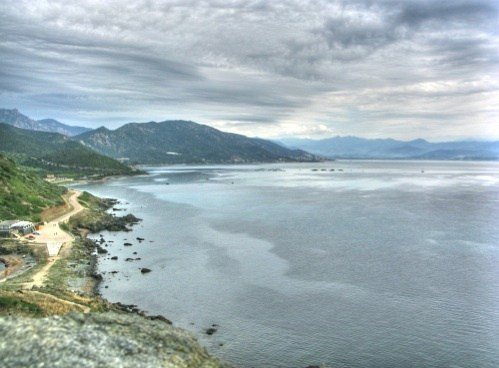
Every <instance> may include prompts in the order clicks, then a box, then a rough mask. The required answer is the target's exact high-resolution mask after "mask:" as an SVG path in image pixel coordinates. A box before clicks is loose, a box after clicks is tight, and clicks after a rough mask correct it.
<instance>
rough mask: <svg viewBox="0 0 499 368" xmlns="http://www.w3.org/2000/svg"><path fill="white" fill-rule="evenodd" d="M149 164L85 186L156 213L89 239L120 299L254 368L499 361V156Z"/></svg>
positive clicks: (142, 213) (114, 297)
mask: <svg viewBox="0 0 499 368" xmlns="http://www.w3.org/2000/svg"><path fill="white" fill-rule="evenodd" d="M146 171H148V173H149V174H150V175H148V176H135V177H123V178H115V179H110V180H106V181H104V182H99V183H88V184H85V185H79V184H77V185H76V187H77V188H78V189H79V190H86V191H88V192H90V193H92V194H94V195H96V196H99V197H107V198H116V199H118V200H119V204H118V205H116V206H115V213H116V214H117V215H119V216H123V215H126V214H127V213H133V214H134V215H136V216H137V217H139V218H141V219H143V221H141V222H140V223H138V224H137V225H135V226H134V227H133V228H132V231H131V232H127V233H125V232H107V231H103V232H100V233H98V234H94V235H90V237H93V238H94V239H97V240H98V239H100V234H101V235H102V236H103V238H104V239H105V241H106V244H107V247H106V249H107V250H108V252H109V253H108V254H103V255H100V256H99V262H98V269H99V272H100V273H101V274H102V275H103V281H102V282H101V284H100V293H101V294H102V296H103V297H104V298H106V299H107V300H109V301H110V302H122V303H125V304H136V305H137V306H138V308H140V309H141V310H144V311H146V312H148V313H150V314H160V315H164V316H165V317H166V318H168V319H171V320H172V321H173V322H174V324H175V325H176V326H178V327H181V328H185V329H187V330H190V331H192V332H194V333H195V334H196V335H197V336H198V337H199V339H200V343H201V344H202V345H204V346H207V347H208V349H209V351H210V353H212V354H213V355H215V356H217V357H219V358H221V359H223V360H225V361H227V362H229V363H232V364H234V365H236V366H240V367H244V368H245V367H252V366H256V367H262V366H266V367H290V366H296V367H305V366H307V365H310V364H322V363H323V364H325V365H326V366H328V367H329V366H330V367H336V366H349V367H364V366H407V367H412V366H414V367H418V366H428V367H437V366H442V365H449V364H451V363H452V364H454V365H455V366H462V367H467V366H478V365H479V366H481V367H495V366H497V365H499V351H498V348H497V346H499V340H498V337H497V336H498V335H497V331H498V330H499V319H498V316H497V314H496V313H495V310H496V307H497V305H498V304H499V299H498V292H497V291H498V290H499V274H498V273H497V262H498V261H499V246H498V245H499V226H497V225H498V223H497V218H499V164H497V163H493V162H487V163H485V162H436V161H434V162H425V161H338V162H328V163H316V164H314V163H307V164H265V165H247V166H223V165H221V166H170V167H149V168H146ZM138 238H140V239H143V240H139V239H138ZM125 243H129V244H131V245H125ZM112 257H117V259H112ZM141 268H148V269H150V270H151V272H150V273H147V274H143V273H142V272H141ZM113 271H117V272H114V273H113ZM213 325H216V332H215V333H214V334H212V335H207V334H206V333H205V332H206V330H207V329H208V328H210V327H212V326H213Z"/></svg>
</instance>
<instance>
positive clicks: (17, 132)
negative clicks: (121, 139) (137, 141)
mask: <svg viewBox="0 0 499 368" xmlns="http://www.w3.org/2000/svg"><path fill="white" fill-rule="evenodd" d="M0 152H3V153H4V154H6V155H9V156H10V157H12V158H14V159H15V160H16V161H17V162H18V163H20V164H22V165H24V166H29V167H32V168H35V169H37V170H40V171H41V172H42V174H45V173H51V174H57V175H62V176H68V177H81V176H92V177H102V176H109V175H128V174H132V173H133V172H134V170H133V169H131V168H130V167H128V166H127V165H124V164H122V163H120V162H119V161H116V160H114V159H112V158H110V157H106V156H103V155H101V154H99V153H97V152H94V151H93V150H91V149H90V148H88V147H85V146H83V145H82V144H80V143H78V142H75V141H73V140H71V139H70V138H68V137H66V136H64V135H62V134H58V133H47V132H40V131H31V130H25V129H19V128H15V127H13V126H10V125H7V124H0Z"/></svg>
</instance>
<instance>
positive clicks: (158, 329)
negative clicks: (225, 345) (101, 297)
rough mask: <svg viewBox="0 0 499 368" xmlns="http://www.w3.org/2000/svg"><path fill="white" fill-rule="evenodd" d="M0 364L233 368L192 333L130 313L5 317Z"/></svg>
mask: <svg viewBox="0 0 499 368" xmlns="http://www.w3.org/2000/svg"><path fill="white" fill-rule="evenodd" d="M0 336H2V338H1V339H0V366H2V367H3V368H14V367H16V368H17V367H71V368H73V367H83V368H85V367H123V368H128V367H130V368H142V367H143V368H151V367H152V368H153V367H171V368H174V367H178V368H191V367H192V368H194V367H196V368H197V367H202V368H217V367H220V368H229V367H228V366H227V365H225V364H224V363H221V362H220V361H218V360H217V359H215V358H212V357H211V356H210V355H209V354H208V353H207V351H206V350H205V349H204V348H202V347H201V346H200V345H199V344H198V343H197V341H196V340H195V338H193V337H192V336H191V335H190V334H189V333H188V332H186V331H184V330H181V329H178V328H175V327H173V326H171V325H170V324H168V323H167V322H165V321H163V320H162V319H160V318H159V319H150V318H149V319H148V318H146V317H142V316H139V315H136V314H130V313H115V312H107V313H92V314H81V313H70V314H67V315H64V316H55V317H49V318H41V319H31V318H21V317H7V318H0Z"/></svg>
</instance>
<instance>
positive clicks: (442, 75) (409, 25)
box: [0, 0, 499, 138]
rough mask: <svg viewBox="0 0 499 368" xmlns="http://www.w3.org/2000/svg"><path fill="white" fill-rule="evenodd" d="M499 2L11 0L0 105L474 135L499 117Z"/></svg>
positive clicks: (3, 17)
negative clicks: (498, 30) (77, 0)
mask: <svg viewBox="0 0 499 368" xmlns="http://www.w3.org/2000/svg"><path fill="white" fill-rule="evenodd" d="M497 8H498V7H497V2H492V1H481V0H455V1H448V2H442V1H438V0H433V1H432V0H415V1H410V2H405V1H394V0H380V1H372V0H352V1H340V0H337V1H326V0H310V1H305V0H280V1H263V0H259V1H247V0H231V1H221V0H199V1H198V0H189V1H184V0H182V1H180V0H179V1H150V0H136V1H131V0H130V1H128V0H123V1H106V2H102V1H96V0H82V1H79V2H72V3H68V2H66V1H63V0H44V1H41V0H40V1H32V0H25V1H19V0H17V1H14V0H5V1H3V2H1V4H0V54H1V56H2V57H1V58H0V105H1V106H2V107H17V108H19V109H21V110H22V111H24V112H26V113H28V114H29V115H32V116H33V117H35V118H41V117H48V116H50V117H55V118H58V119H60V120H63V121H67V122H70V123H79V124H85V125H88V126H99V125H102V124H104V125H108V126H111V127H113V126H117V125H118V124H119V123H126V122H128V121H149V120H165V119H168V118H172V119H186V120H195V121H199V122H202V123H206V124H210V125H213V126H217V127H223V128H224V129H228V130H230V131H234V132H239V133H244V134H248V135H252V136H254V135H261V136H269V137H271V136H272V137H276V136H279V135H282V136H289V135H293V134H295V135H302V136H320V135H324V136H327V135H329V134H333V132H334V134H356V135H370V136H380V135H385V134H390V135H392V136H394V137H399V138H413V137H419V136H423V137H425V138H433V137H427V136H426V134H427V133H428V132H429V131H431V134H432V135H433V136H434V137H435V138H438V137H449V136H452V137H479V136H481V135H483V134H484V133H483V132H485V131H486V132H487V134H489V132H490V131H492V130H493V126H494V125H495V124H497V116H498V113H497V107H496V106H495V104H494V102H493V101H494V98H496V97H497V94H498V88H499V86H498V67H497V66H498V61H499V60H498V53H497V50H498V49H499V42H498V41H499V37H498V32H497V29H498V27H497V26H498V25H499V24H498V9H497ZM470 121H472V122H474V125H473V124H471V123H470ZM429 125H431V130H430V129H427V126H429ZM495 136H496V137H497V138H499V132H498V133H495Z"/></svg>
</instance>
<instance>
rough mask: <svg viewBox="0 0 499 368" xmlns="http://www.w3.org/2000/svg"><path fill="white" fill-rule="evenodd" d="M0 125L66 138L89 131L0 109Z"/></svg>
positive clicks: (16, 111) (15, 110)
mask: <svg viewBox="0 0 499 368" xmlns="http://www.w3.org/2000/svg"><path fill="white" fill-rule="evenodd" d="M0 123H6V124H9V125H12V126H15V127H16V128H21V129H28V130H38V131H42V132H52V133H59V134H63V135H67V136H74V135H78V134H81V133H84V132H87V131H89V130H91V129H89V128H84V127H79V126H72V125H66V124H63V123H61V122H59V121H57V120H54V119H43V120H33V119H30V118H29V117H27V116H26V115H23V114H21V113H20V112H19V111H18V110H17V109H13V110H9V109H0Z"/></svg>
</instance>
